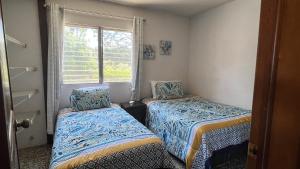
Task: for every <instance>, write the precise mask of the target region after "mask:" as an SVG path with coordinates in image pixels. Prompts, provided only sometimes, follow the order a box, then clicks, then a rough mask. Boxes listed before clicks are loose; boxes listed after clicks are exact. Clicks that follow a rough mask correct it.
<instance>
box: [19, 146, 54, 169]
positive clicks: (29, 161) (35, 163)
mask: <svg viewBox="0 0 300 169" xmlns="http://www.w3.org/2000/svg"><path fill="white" fill-rule="evenodd" d="M50 156H51V147H50V146H49V145H44V146H39V147H32V148H26V149H21V150H20V151H19V162H20V168H21V169H48V168H49V161H50Z"/></svg>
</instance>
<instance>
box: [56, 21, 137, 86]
mask: <svg viewBox="0 0 300 169" xmlns="http://www.w3.org/2000/svg"><path fill="white" fill-rule="evenodd" d="M65 26H68V27H75V28H76V27H78V28H91V29H97V30H98V69H99V79H98V83H99V84H103V83H131V80H129V81H116V82H113V81H112V82H105V81H104V71H103V70H104V69H103V68H104V67H103V38H102V37H103V30H108V31H109V30H111V31H119V32H129V33H131V34H132V30H127V29H120V28H113V27H103V26H92V25H85V24H76V23H65V24H64V27H65ZM132 41H133V38H132ZM132 52H133V51H132ZM63 57H64V55H63ZM131 62H132V61H131ZM62 64H63V62H62ZM62 66H63V65H62ZM131 67H132V65H131ZM62 77H63V75H62ZM131 78H132V75H131ZM62 84H63V85H80V84H97V83H96V82H95V83H93V82H86V83H64V79H62Z"/></svg>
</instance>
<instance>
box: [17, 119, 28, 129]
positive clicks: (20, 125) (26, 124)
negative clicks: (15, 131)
mask: <svg viewBox="0 0 300 169" xmlns="http://www.w3.org/2000/svg"><path fill="white" fill-rule="evenodd" d="M16 126H17V127H23V128H29V126H30V120H29V119H25V120H23V121H21V122H18V121H16Z"/></svg>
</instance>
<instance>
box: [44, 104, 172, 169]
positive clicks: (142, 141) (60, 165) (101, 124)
mask: <svg viewBox="0 0 300 169" xmlns="http://www.w3.org/2000/svg"><path fill="white" fill-rule="evenodd" d="M50 168H55V169H66V168H101V169H111V168H132V169H135V168H145V169H147V168H149V169H150V168H151V169H152V168H174V166H173V163H172V161H171V159H170V158H169V154H168V152H167V151H166V150H165V148H164V145H163V144H162V141H161V140H160V139H159V138H158V137H157V136H155V135H154V134H153V133H152V132H151V131H149V130H148V129H147V128H146V127H145V126H143V125H142V124H141V123H139V122H138V121H136V120H135V119H134V118H133V117H132V116H130V115H129V114H128V113H127V112H125V111H124V110H123V109H121V108H120V107H119V106H116V105H114V106H112V107H111V108H101V109H94V110H87V111H78V112H72V111H70V110H69V109H64V110H63V111H62V112H61V113H59V115H58V118H57V124H56V132H55V137H54V144H53V148H52V159H51V163H50Z"/></svg>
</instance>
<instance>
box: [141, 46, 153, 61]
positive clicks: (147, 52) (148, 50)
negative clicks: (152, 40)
mask: <svg viewBox="0 0 300 169" xmlns="http://www.w3.org/2000/svg"><path fill="white" fill-rule="evenodd" d="M154 59H155V51H154V49H153V47H152V46H151V45H144V60H154Z"/></svg>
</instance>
